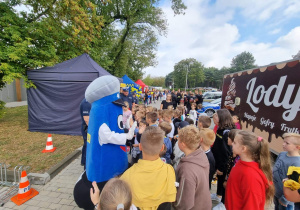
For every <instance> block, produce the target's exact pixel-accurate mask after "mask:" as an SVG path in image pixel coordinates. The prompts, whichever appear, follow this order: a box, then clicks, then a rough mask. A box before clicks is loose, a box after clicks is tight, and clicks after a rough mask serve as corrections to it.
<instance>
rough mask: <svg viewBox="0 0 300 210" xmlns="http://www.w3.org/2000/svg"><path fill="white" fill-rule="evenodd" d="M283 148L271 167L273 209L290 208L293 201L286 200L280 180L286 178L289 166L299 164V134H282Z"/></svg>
mask: <svg viewBox="0 0 300 210" xmlns="http://www.w3.org/2000/svg"><path fill="white" fill-rule="evenodd" d="M282 137H283V150H284V152H281V153H280V154H279V155H278V157H277V159H276V162H275V164H274V167H273V183H274V186H275V196H274V204H275V209H283V208H284V207H285V208H286V209H292V208H293V206H294V203H293V202H290V201H288V200H287V199H286V198H285V197H284V194H283V183H282V180H283V179H285V178H287V171H288V168H289V167H290V166H297V167H299V166H300V155H299V150H300V135H299V134H296V133H285V134H283V136H282Z"/></svg>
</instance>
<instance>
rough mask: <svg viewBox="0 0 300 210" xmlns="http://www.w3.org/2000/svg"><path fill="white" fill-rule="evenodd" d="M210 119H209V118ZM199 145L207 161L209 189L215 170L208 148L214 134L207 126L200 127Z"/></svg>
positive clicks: (213, 138) (214, 137) (213, 140)
mask: <svg viewBox="0 0 300 210" xmlns="http://www.w3.org/2000/svg"><path fill="white" fill-rule="evenodd" d="M209 120H210V119H209ZM199 134H200V147H201V149H202V150H203V151H204V152H205V154H206V156H207V159H208V162H209V182H208V183H209V189H211V182H212V180H213V176H214V174H215V172H216V169H215V168H216V161H215V158H214V155H213V153H212V152H211V150H210V147H211V145H213V143H214V142H215V139H216V134H215V132H214V131H213V130H211V129H209V128H201V129H200V133H199Z"/></svg>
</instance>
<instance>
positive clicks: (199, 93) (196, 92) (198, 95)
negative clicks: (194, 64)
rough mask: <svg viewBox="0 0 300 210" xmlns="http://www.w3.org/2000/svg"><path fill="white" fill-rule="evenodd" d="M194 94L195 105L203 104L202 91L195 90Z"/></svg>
mask: <svg viewBox="0 0 300 210" xmlns="http://www.w3.org/2000/svg"><path fill="white" fill-rule="evenodd" d="M195 94H196V98H197V100H196V104H197V105H198V104H202V103H203V95H202V91H201V90H199V91H198V90H196V91H195Z"/></svg>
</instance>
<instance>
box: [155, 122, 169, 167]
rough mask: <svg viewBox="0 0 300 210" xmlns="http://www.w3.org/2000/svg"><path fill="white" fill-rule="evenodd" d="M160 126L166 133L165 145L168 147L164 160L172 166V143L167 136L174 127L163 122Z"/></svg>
mask: <svg viewBox="0 0 300 210" xmlns="http://www.w3.org/2000/svg"><path fill="white" fill-rule="evenodd" d="M158 126H159V127H160V128H161V129H162V130H163V131H164V132H165V137H164V144H165V145H166V148H167V151H166V153H165V154H164V158H165V159H166V162H167V163H169V164H171V154H172V143H171V141H170V139H169V138H168V137H167V134H168V133H170V132H171V130H172V127H171V125H170V124H169V123H168V122H161V123H159V125H158Z"/></svg>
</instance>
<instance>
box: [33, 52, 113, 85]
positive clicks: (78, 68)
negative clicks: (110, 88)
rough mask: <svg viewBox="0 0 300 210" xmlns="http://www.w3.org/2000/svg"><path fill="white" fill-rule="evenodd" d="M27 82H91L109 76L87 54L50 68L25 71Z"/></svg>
mask: <svg viewBox="0 0 300 210" xmlns="http://www.w3.org/2000/svg"><path fill="white" fill-rule="evenodd" d="M27 75H28V79H29V80H33V81H34V80H39V81H73V82H74V81H79V82H87V81H93V80H94V79H95V78H97V77H99V76H104V75H111V74H110V73H109V72H107V71H106V70H105V69H104V68H102V67H101V66H99V65H98V64H97V63H96V62H95V61H94V60H93V59H92V58H91V57H90V56H89V55H88V54H86V53H84V54H82V55H80V56H78V57H76V58H73V59H70V60H67V61H64V62H62V63H59V64H56V65H55V66H52V67H45V68H41V69H34V70H29V71H27Z"/></svg>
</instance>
